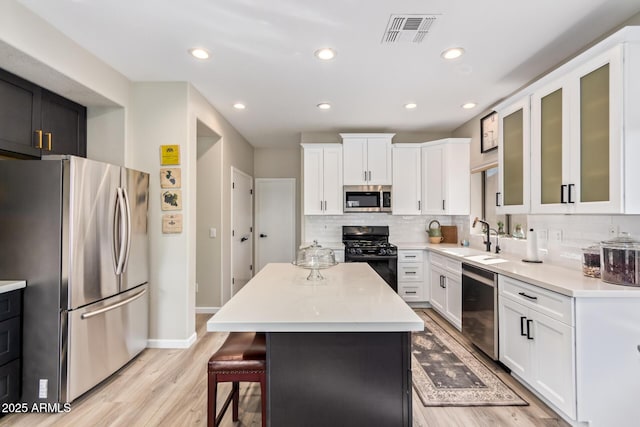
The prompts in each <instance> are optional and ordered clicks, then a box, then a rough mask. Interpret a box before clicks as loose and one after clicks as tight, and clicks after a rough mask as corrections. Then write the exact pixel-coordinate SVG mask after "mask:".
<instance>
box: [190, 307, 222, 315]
mask: <svg viewBox="0 0 640 427" xmlns="http://www.w3.org/2000/svg"><path fill="white" fill-rule="evenodd" d="M218 310H220V307H196V314H214V313H217V312H218Z"/></svg>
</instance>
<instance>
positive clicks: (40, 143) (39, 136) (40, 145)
mask: <svg viewBox="0 0 640 427" xmlns="http://www.w3.org/2000/svg"><path fill="white" fill-rule="evenodd" d="M36 133H37V134H38V145H36V148H40V149H41V148H42V131H41V130H37V131H36Z"/></svg>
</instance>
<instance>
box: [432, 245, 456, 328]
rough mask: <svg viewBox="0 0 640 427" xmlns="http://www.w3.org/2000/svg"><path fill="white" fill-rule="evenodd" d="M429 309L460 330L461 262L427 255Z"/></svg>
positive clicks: (436, 255)
mask: <svg viewBox="0 0 640 427" xmlns="http://www.w3.org/2000/svg"><path fill="white" fill-rule="evenodd" d="M429 256H430V265H429V289H430V290H431V300H430V301H431V307H433V309H434V310H436V311H437V312H438V313H440V314H441V315H442V316H443V317H444V318H446V319H447V320H448V321H449V322H451V324H452V325H453V326H455V327H456V328H457V329H458V330H461V329H462V262H460V261H456V260H453V259H450V258H448V257H445V256H442V255H438V254H434V253H433V252H432V253H430V254H429Z"/></svg>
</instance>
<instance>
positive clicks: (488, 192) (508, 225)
mask: <svg viewBox="0 0 640 427" xmlns="http://www.w3.org/2000/svg"><path fill="white" fill-rule="evenodd" d="M481 176H482V178H481V180H482V218H484V220H485V221H487V222H488V223H489V224H491V227H492V228H495V229H496V230H498V231H500V232H501V233H504V234H506V235H509V236H511V235H513V233H514V231H515V228H516V226H517V225H520V226H521V227H522V230H523V231H524V230H526V229H527V216H526V215H499V214H497V213H496V193H497V192H498V167H497V166H496V167H493V168H490V169H486V170H484V171H482V172H481ZM501 224H502V227H501V226H500V225H501ZM500 228H502V230H500ZM525 234H526V233H525Z"/></svg>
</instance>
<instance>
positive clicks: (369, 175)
mask: <svg viewBox="0 0 640 427" xmlns="http://www.w3.org/2000/svg"><path fill="white" fill-rule="evenodd" d="M369 181H371V171H369Z"/></svg>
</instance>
